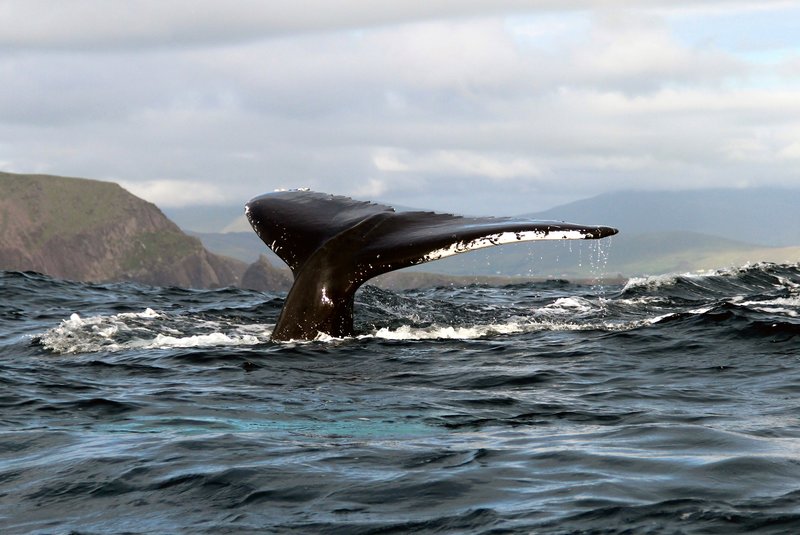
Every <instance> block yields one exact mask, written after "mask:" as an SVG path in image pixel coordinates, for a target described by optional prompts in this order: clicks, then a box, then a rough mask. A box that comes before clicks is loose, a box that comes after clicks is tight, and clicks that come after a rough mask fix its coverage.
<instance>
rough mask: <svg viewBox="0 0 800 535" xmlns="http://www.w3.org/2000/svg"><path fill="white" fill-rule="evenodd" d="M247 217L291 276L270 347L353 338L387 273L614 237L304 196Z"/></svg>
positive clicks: (283, 194) (608, 231)
mask: <svg viewBox="0 0 800 535" xmlns="http://www.w3.org/2000/svg"><path fill="white" fill-rule="evenodd" d="M245 213H246V214H247V218H248V220H249V221H250V224H251V225H252V226H253V229H254V230H255V231H256V234H258V236H259V237H260V238H261V240H262V241H263V242H264V243H265V244H267V246H268V247H269V248H270V249H272V250H273V251H274V252H275V254H277V255H278V256H279V257H280V258H281V259H282V260H283V261H284V262H286V264H287V265H288V266H289V268H290V269H291V270H292V273H293V274H294V285H293V286H292V288H291V290H289V294H288V295H287V296H286V301H285V303H284V305H283V310H281V313H280V316H279V318H278V322H277V324H276V325H275V329H274V331H273V332H272V339H273V340H311V339H314V338H315V337H316V336H317V335H318V334H319V333H325V334H329V335H331V336H335V337H343V336H349V335H352V334H353V299H354V297H355V293H356V290H357V289H358V288H359V286H361V285H362V284H363V283H364V282H366V281H367V280H369V279H371V278H373V277H376V276H378V275H381V274H383V273H387V272H389V271H394V270H396V269H401V268H404V267H409V266H413V265H416V264H421V263H423V262H430V261H432V260H438V259H440V258H444V257H446V256H450V255H454V254H458V253H464V252H467V251H472V250H474V249H480V248H483V247H490V246H493V245H502V244H505V243H514V242H521V241H531V240H554V239H572V240H575V239H598V238H604V237H606V236H612V235H614V234H616V233H617V229H614V228H611V227H601V226H587V225H575V224H571V223H563V222H557V221H536V220H531V219H524V218H506V217H498V218H494V217H462V216H457V215H450V214H439V213H434V212H395V210H394V208H392V207H390V206H386V205H383V204H376V203H371V202H364V201H356V200H353V199H350V198H348V197H341V196H335V195H329V194H324V193H317V192H312V191H304V190H292V191H278V192H275V193H267V194H265V195H261V196H259V197H256V198H254V199H252V200H250V202H248V203H247V205H246V207H245Z"/></svg>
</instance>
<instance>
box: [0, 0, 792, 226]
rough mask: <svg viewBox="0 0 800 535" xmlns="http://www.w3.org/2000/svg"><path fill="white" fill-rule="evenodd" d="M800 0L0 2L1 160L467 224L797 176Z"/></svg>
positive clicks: (196, 198)
mask: <svg viewBox="0 0 800 535" xmlns="http://www.w3.org/2000/svg"><path fill="white" fill-rule="evenodd" d="M798 20H800V2H794V1H783V0H757V1H737V0H707V1H701V2H697V1H696V2H688V1H680V0H664V1H659V0H642V1H638V2H634V1H624V0H617V1H614V0H596V1H586V0H527V1H526V0H428V1H426V2H409V1H408V0H359V1H354V0H295V1H293V2H277V1H264V0H233V1H225V2H221V1H210V0H172V1H170V0H125V1H110V0H67V1H61V0H48V1H44V0H0V170H2V171H8V172H16V173H50V174H57V175H66V176H80V177H87V178H95V179H100V180H110V181H115V182H119V183H120V184H122V185H123V186H124V187H126V188H127V189H128V190H130V191H131V192H133V193H134V194H136V195H138V196H140V197H143V198H145V199H147V200H149V201H152V202H154V203H156V204H158V205H159V206H161V207H187V206H197V207H199V208H201V207H204V206H213V205H242V204H244V202H246V201H247V200H248V199H250V198H252V197H254V196H256V195H259V194H261V193H264V192H268V191H272V190H275V189H279V188H296V187H309V188H311V189H314V190H318V191H324V192H328V193H335V194H343V195H351V196H356V197H359V198H365V199H373V200H382V201H385V202H391V203H396V204H399V205H403V206H412V207H420V208H429V209H436V210H438V211H452V212H455V213H466V214H480V215H488V214H495V215H511V214H520V213H526V212H533V211H538V210H544V209H547V208H551V207H553V206H556V205H558V204H561V203H565V202H569V201H572V200H577V199H582V198H586V197H590V196H593V195H597V194H600V193H603V192H608V191H615V190H626V189H657V190H663V189H669V190H674V189H688V188H708V187H733V188H746V187H756V186H779V187H800V32H798V31H797V21H798Z"/></svg>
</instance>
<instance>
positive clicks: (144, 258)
mask: <svg viewBox="0 0 800 535" xmlns="http://www.w3.org/2000/svg"><path fill="white" fill-rule="evenodd" d="M0 269H5V270H21V271H26V270H30V271H38V272H41V273H45V274H48V275H53V276H56V277H60V278H66V279H72V280H86V281H112V280H136V281H140V282H145V283H149V284H157V285H180V286H196V287H205V286H221V285H229V284H234V283H236V282H237V281H238V279H239V277H240V275H241V273H243V271H244V269H245V266H244V264H242V263H240V262H238V261H234V260H232V259H223V258H219V257H217V256H215V255H211V254H210V253H208V252H207V251H206V250H205V248H204V247H203V245H202V243H201V242H200V241H199V240H198V239H197V238H194V237H191V236H187V235H186V234H184V233H183V232H182V231H181V230H180V229H179V228H178V226H177V225H175V224H174V223H172V222H171V221H170V220H169V219H167V218H166V217H165V216H164V214H163V213H162V212H161V211H160V210H159V209H158V208H157V207H156V206H155V205H154V204H152V203H149V202H146V201H144V200H142V199H139V198H138V197H135V196H134V195H132V194H131V193H129V192H127V191H126V190H124V189H123V188H122V187H120V186H119V185H117V184H114V183H111V182H101V181H97V180H87V179H81V178H69V177H60V176H51V175H20V174H12V173H0Z"/></svg>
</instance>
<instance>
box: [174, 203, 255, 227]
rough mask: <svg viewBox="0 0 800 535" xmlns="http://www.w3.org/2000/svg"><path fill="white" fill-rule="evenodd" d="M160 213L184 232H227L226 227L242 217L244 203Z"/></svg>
mask: <svg viewBox="0 0 800 535" xmlns="http://www.w3.org/2000/svg"><path fill="white" fill-rule="evenodd" d="M162 211H163V212H164V214H165V215H166V216H167V217H168V218H169V219H170V220H171V221H174V222H175V223H177V224H178V226H179V227H180V228H182V229H184V230H186V231H190V230H191V231H192V232H208V233H213V232H227V230H226V229H227V228H228V227H230V226H231V225H232V224H233V223H234V222H235V221H237V220H238V219H239V218H241V217H243V215H244V201H243V202H242V203H241V204H236V205H222V206H181V207H166V208H162ZM248 227H249V225H248Z"/></svg>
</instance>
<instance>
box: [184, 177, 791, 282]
mask: <svg viewBox="0 0 800 535" xmlns="http://www.w3.org/2000/svg"><path fill="white" fill-rule="evenodd" d="M796 206H800V190H780V189H750V190H697V191H681V192H675V191H673V192H648V191H640V192H637V191H627V192H616V193H607V194H603V195H599V196H596V197H592V198H589V199H584V200H581V201H576V202H573V203H569V204H566V205H563V206H559V207H556V208H552V209H550V210H547V211H545V212H537V213H531V214H526V215H525V216H524V217H530V218H532V219H549V220H558V221H571V222H576V223H587V224H604V225H611V226H616V227H617V228H619V230H620V234H619V235H617V236H614V237H613V238H611V239H608V240H602V241H600V242H564V243H552V242H534V243H522V244H512V245H506V246H503V247H493V248H488V249H483V250H478V251H475V252H472V253H469V254H466V255H457V256H454V257H450V258H446V259H443V260H440V261H437V262H433V263H429V264H424V265H421V266H417V267H415V268H410V271H427V272H431V273H440V274H441V273H443V274H448V275H452V276H498V275H499V276H527V277H537V278H541V277H561V278H592V277H596V276H598V275H600V274H602V273H606V274H612V275H623V276H638V275H648V274H662V273H673V272H685V271H695V270H706V269H717V268H724V267H729V266H733V265H743V264H746V263H755V262H760V261H770V262H781V263H784V262H797V261H800V210H797V209H796V208H795V207H796ZM194 234H195V235H196V236H198V237H199V238H200V239H201V240H202V241H203V243H204V244H205V245H206V247H208V248H209V250H211V251H215V252H217V253H220V254H226V255H229V256H233V257H235V258H239V259H240V260H242V261H246V262H253V261H254V260H255V259H256V258H258V255H260V254H262V253H263V254H266V255H267V256H268V257H269V259H270V261H271V262H272V263H273V264H280V263H281V262H280V260H279V259H278V258H277V257H276V256H275V255H274V254H273V253H272V252H271V251H269V250H268V249H267V248H266V246H265V245H264V244H263V243H262V242H261V240H259V239H258V237H257V236H256V235H255V234H254V233H252V232H234V233H225V234H223V233H202V234H201V233H194Z"/></svg>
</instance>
